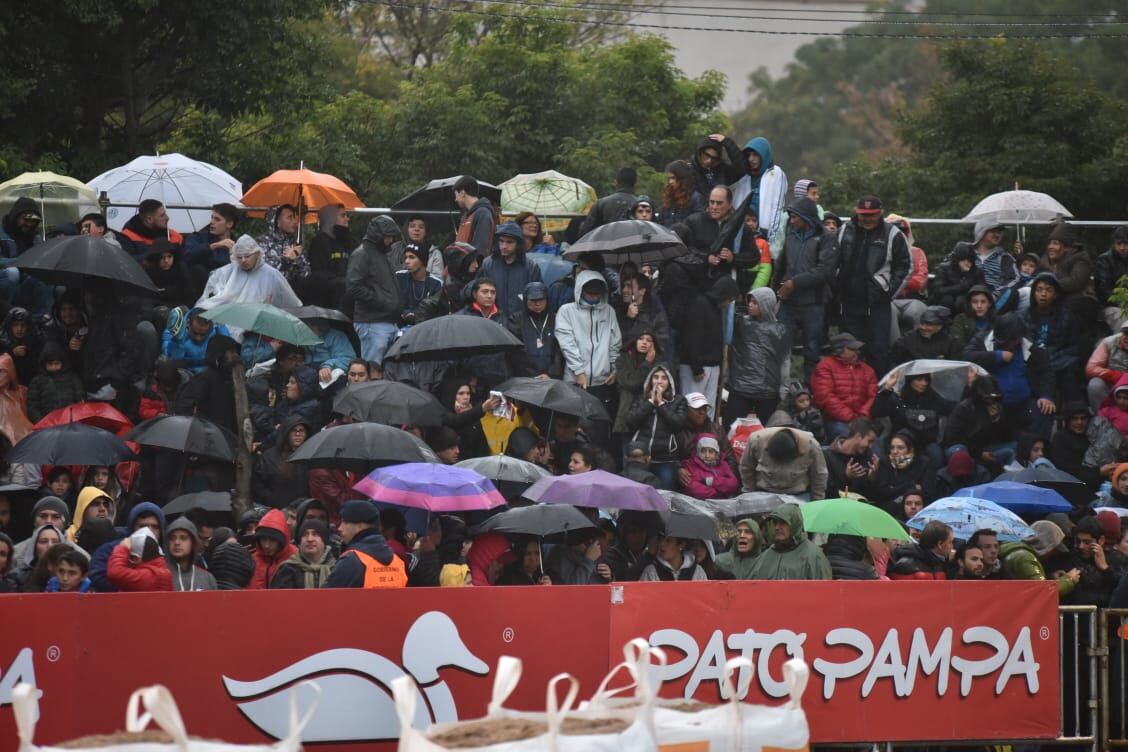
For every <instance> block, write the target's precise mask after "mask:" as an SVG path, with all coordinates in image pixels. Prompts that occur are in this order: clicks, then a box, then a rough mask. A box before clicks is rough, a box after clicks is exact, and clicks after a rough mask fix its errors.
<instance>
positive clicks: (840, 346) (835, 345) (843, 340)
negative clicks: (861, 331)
mask: <svg viewBox="0 0 1128 752" xmlns="http://www.w3.org/2000/svg"><path fill="white" fill-rule="evenodd" d="M865 346H866V343H865V342H862V341H860V340H858V339H857V338H856V337H854V335H853V334H850V332H842V333H841V334H836V335H834V336H833V337H831V338H830V349H831V350H835V351H840V350H861V349H862V348H863V347H865Z"/></svg>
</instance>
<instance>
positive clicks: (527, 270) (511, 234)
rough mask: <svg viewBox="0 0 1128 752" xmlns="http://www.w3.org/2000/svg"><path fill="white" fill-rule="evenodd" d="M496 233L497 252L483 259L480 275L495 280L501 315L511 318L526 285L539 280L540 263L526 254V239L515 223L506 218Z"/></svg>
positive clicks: (520, 302) (516, 309) (519, 302)
mask: <svg viewBox="0 0 1128 752" xmlns="http://www.w3.org/2000/svg"><path fill="white" fill-rule="evenodd" d="M494 236H495V237H496V238H497V253H495V254H494V255H492V256H489V257H488V258H487V259H486V260H485V261H483V262H482V266H481V268H480V269H479V270H478V276H479V277H489V278H490V279H492V280H493V282H494V286H495V287H496V288H497V307H498V308H499V309H501V315H502V317H503V318H505V319H508V318H509V317H510V316H512V315H513V314H515V313H518V312H519V311H520V310H521V308H522V300H521V295H522V293H524V291H525V285H527V284H529V283H530V282H539V281H540V278H541V277H540V267H538V266H537V265H536V264H534V263H533V262H532V261H530V260H529V259H528V258H526V257H525V249H524V244H525V239H524V237H522V235H521V228H520V227H519V226H518V225H517V224H516V223H514V222H506V223H505V224H503V225H501V226H500V227H498V228H497V232H496V233H494Z"/></svg>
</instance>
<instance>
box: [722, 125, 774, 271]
mask: <svg viewBox="0 0 1128 752" xmlns="http://www.w3.org/2000/svg"><path fill="white" fill-rule="evenodd" d="M752 151H755V152H756V153H757V154H759V155H760V171H759V173H757V174H756V175H745V176H744V177H742V178H741V179H740V180H738V181H737V182H736V183H735V184H734V185H732V186H731V187H732V194H733V196H732V205H733V206H734V207H735V208H736V210H737V211H738V212H740V213H741V214H743V213H744V207H746V206H752V207H753V208H754V209H756V210H757V216H759V218H760V229H761V230H762V231H763V232H764V233H766V234H767V236H768V244H769V245H770V246H771V249H772V258H778V257H779V253H780V249H781V248H782V247H783V233H784V232H785V229H784V228H785V227H786V226H787V222H786V221H785V220H784V219H783V217H782V212H783V209H784V207H785V206H787V188H788V182H787V174H786V173H784V171H783V168H781V167H780V166H779V165H777V164H776V163H775V162H774V161H773V159H772V145H771V143H769V142H768V140H767V139H766V138H763V137H762V136H757V137H756V138H753V139H751V140H750V141H749V142H748V143H746V144H745V145H744V149H743V150H742V152H741V155H742V156H743V157H744V159H743V160H742V166H744V168H745V170H746V171H747V166H748V159H747V156H748V153H749V152H752Z"/></svg>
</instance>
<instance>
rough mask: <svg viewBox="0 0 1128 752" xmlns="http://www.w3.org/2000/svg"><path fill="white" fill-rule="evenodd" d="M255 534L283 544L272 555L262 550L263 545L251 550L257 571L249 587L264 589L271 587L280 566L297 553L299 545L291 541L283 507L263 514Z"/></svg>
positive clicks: (249, 588) (251, 588)
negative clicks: (269, 555) (267, 554)
mask: <svg viewBox="0 0 1128 752" xmlns="http://www.w3.org/2000/svg"><path fill="white" fill-rule="evenodd" d="M255 536H256V537H258V538H270V539H271V540H273V541H276V542H277V543H278V544H279V545H280V546H281V548H279V549H278V553H277V554H275V555H274V556H271V557H268V556H266V554H264V553H263V552H262V547H261V546H257V545H256V546H255V550H254V551H252V552H251V558H252V559H254V560H255V573H254V574H253V575H252V576H251V582H250V584H249V585H247V589H248V590H264V589H266V588H268V587H270V583H271V581H272V580H273V579H274V575H275V574H277V573H278V567H280V566H282V563H283V562H285V561H286V560H287V559H289V558H290V557H291V556H293V555H294V554H296V553H297V552H298V547H297V546H295V545H294V544H293V543H291V542H290V526H289V525H288V524H287V523H286V513H285V512H283V511H282V510H281V509H271V510H270V511H269V512H267V513H266V514H264V515H263V517H262V520H260V521H259V524H258V527H256V528H255Z"/></svg>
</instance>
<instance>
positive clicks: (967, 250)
mask: <svg viewBox="0 0 1128 752" xmlns="http://www.w3.org/2000/svg"><path fill="white" fill-rule="evenodd" d="M960 261H970V262H971V269H969V270H968V271H966V272H965V271H962V270H961V269H960ZM986 284H987V282H986V280H985V279H984V278H983V270H982V269H980V268H979V267H978V266H977V265H976V263H975V250H974V249H973V248H972V247H971V246H970V245H968V244H966V243H961V244H959V245H957V246H956V247H955V249H953V250H952V252H951V253H950V254H949V255H948V258H947V259H945V260H944V261H943V262H942V263H941V264H940V266H938V267H937V268H936V274H935V276H934V277H933V278H932V280H931V281H929V283H928V302H929V303H931V304H932V305H939V306H944V307H945V308H947V309H948V310H950V311H952V312H953V313H954V312H956V311H958V310H960V308H961V306H962V305H963V301H964V299H965V298H966V297H967V294H968V293H969V292H970V291H971V288H973V287H975V286H976V285H986ZM992 297H994V294H992Z"/></svg>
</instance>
